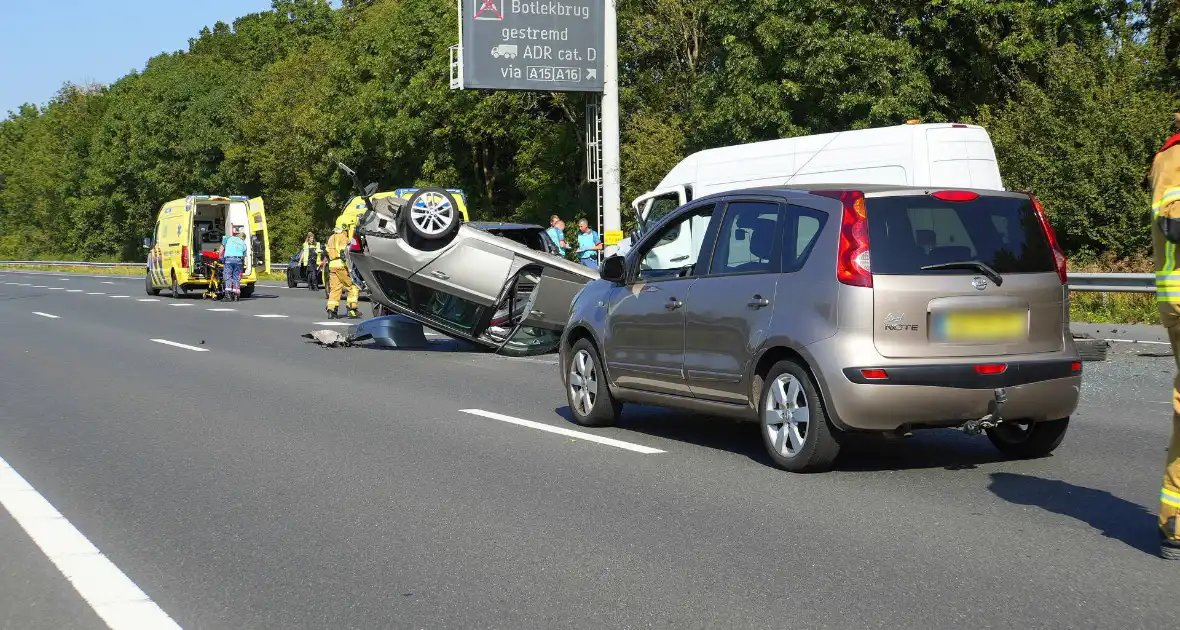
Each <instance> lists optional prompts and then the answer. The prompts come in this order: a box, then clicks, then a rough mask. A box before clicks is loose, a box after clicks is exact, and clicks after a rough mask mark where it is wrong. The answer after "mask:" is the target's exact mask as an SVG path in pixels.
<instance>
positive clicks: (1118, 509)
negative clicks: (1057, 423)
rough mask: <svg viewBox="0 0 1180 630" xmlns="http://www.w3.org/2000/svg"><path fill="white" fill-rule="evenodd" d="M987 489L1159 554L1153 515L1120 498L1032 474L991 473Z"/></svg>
mask: <svg viewBox="0 0 1180 630" xmlns="http://www.w3.org/2000/svg"><path fill="white" fill-rule="evenodd" d="M991 479H992V480H991V484H989V485H988V489H989V490H991V491H992V493H993V494H995V495H996V496H997V497H999V498H1001V499H1004V500H1005V501H1008V502H1009V503H1015V504H1017V505H1031V506H1035V507H1039V508H1041V509H1044V510H1048V511H1050V512H1053V513H1055V514H1061V515H1063V516H1068V517H1071V518H1075V519H1077V520H1079V521H1082V522H1083V523H1086V524H1087V525H1089V526H1090V527H1093V528H1094V529H1097V530H1100V531H1101V532H1102V535H1104V536H1106V537H1107V538H1113V539H1115V540H1119V541H1121V542H1123V543H1125V544H1127V545H1128V546H1130V547H1133V548H1135V549H1138V550H1139V551H1142V552H1144V553H1147V554H1151V555H1156V554H1157V553H1158V552H1159V539H1158V537H1157V534H1156V529H1157V526H1156V515H1155V514H1152V513H1151V512H1149V511H1147V509H1146V508H1144V507H1143V506H1142V505H1139V504H1136V503H1131V502H1130V501H1127V500H1126V499H1121V498H1119V497H1116V496H1114V495H1113V494H1111V493H1109V492H1106V491H1105V490H1095V489H1093V488H1086V487H1083V486H1075V485H1074V484H1072V483H1067V482H1064V481H1058V480H1056V479H1042V478H1040V477H1034V476H1032V475H1017V474H1013V473H992V474H991Z"/></svg>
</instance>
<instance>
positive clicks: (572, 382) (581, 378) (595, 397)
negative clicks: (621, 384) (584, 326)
mask: <svg viewBox="0 0 1180 630" xmlns="http://www.w3.org/2000/svg"><path fill="white" fill-rule="evenodd" d="M565 369H566V374H567V378H568V380H569V384H568V385H567V386H566V388H565V397H566V400H568V401H569V406H570V413H572V414H573V416H574V422H577V423H578V424H580V425H582V426H584V427H608V426H611V425H613V424H614V423H615V422H616V421H618V419H619V412H620V411H621V410H622V407H623V406H622V404H620V403H619V401H617V400H615V397H614V396H612V395H611V393H610V387H609V386H607V383H606V372H605V371H603V369H602V362H601V361H599V359H598V351H597V350H596V349H595V348H594V344H592V343H590V340H588V339H582V340H581V341H579V342H578V343H576V344H574V347H573V349H572V350H570V354H569V362H568V363H567V364H566V366H565Z"/></svg>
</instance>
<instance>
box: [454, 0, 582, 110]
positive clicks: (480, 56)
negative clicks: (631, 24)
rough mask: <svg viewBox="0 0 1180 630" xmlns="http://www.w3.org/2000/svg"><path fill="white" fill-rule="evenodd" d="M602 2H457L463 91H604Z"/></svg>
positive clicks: (460, 83) (528, 0)
mask: <svg viewBox="0 0 1180 630" xmlns="http://www.w3.org/2000/svg"><path fill="white" fill-rule="evenodd" d="M603 4H604V0H459V5H460V11H459V14H460V15H459V19H460V32H461V33H462V40H461V46H460V53H461V55H462V60H461V62H460V63H461V64H462V70H461V71H460V77H461V79H460V80H459V81H458V83H459V85H457V86H456V87H460V88H463V89H467V88H475V89H491V90H527V91H534V92H602V91H603V81H604V66H603V60H604V47H605V32H604V31H605V28H604V22H605V10H604V7H603Z"/></svg>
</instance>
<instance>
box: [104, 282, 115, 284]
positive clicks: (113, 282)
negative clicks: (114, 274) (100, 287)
mask: <svg viewBox="0 0 1180 630" xmlns="http://www.w3.org/2000/svg"><path fill="white" fill-rule="evenodd" d="M102 284H114V282H103V283H102Z"/></svg>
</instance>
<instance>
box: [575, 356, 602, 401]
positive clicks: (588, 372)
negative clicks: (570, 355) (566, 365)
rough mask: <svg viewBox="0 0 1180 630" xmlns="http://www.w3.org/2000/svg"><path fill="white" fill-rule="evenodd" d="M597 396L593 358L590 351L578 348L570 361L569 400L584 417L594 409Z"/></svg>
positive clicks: (596, 378)
mask: <svg viewBox="0 0 1180 630" xmlns="http://www.w3.org/2000/svg"><path fill="white" fill-rule="evenodd" d="M597 398H598V374H597V373H595V371H594V359H593V358H591V356H590V352H588V351H586V350H578V353H577V354H575V355H574V359H573V361H571V362H570V402H571V403H573V405H574V406H575V407H576V410H577V412H578V413H579V414H580V415H581V416H583V417H585V416H588V415H590V412H591V411H592V410H593V409H594V402H595V400H596V399H597Z"/></svg>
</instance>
